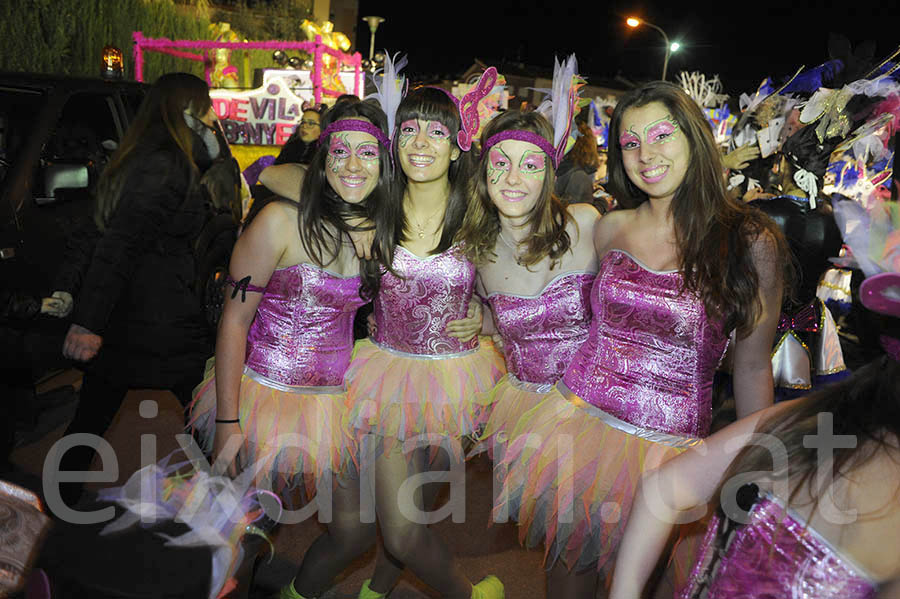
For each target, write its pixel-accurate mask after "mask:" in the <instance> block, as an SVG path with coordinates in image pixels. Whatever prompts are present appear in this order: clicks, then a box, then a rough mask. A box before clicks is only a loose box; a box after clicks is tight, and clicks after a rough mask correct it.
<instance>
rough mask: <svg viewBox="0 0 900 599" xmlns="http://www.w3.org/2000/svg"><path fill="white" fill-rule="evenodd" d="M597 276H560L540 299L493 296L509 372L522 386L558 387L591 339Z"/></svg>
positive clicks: (543, 292) (537, 297)
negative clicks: (578, 353) (592, 297)
mask: <svg viewBox="0 0 900 599" xmlns="http://www.w3.org/2000/svg"><path fill="white" fill-rule="evenodd" d="M595 277H596V275H595V274H593V273H585V272H570V273H565V274H561V275H559V276H558V277H556V278H555V279H553V280H552V281H550V283H549V284H547V286H546V287H544V289H543V291H541V292H540V293H539V294H538V295H532V296H527V295H513V294H508V293H499V292H497V293H492V294H490V296H488V298H487V301H488V303H489V304H490V306H491V311H493V313H494V321H495V322H496V324H497V330H498V331H499V333H500V336H501V337H502V338H503V352H504V354H506V367H507V369H508V370H509V372H510V373H512V374H514V375H515V376H516V377H517V378H518V379H519V380H522V381H525V382H529V383H543V384H547V383H551V384H552V383H555V382H556V381H558V380H559V378H560V377H561V376H562V375H563V373H564V372H565V371H566V367H567V366H568V365H569V362H571V361H572V356H574V355H575V352H576V351H577V350H578V348H579V347H581V344H582V343H584V341H585V339H587V336H588V329H589V328H590V325H591V285H592V284H593V282H594V278H595Z"/></svg>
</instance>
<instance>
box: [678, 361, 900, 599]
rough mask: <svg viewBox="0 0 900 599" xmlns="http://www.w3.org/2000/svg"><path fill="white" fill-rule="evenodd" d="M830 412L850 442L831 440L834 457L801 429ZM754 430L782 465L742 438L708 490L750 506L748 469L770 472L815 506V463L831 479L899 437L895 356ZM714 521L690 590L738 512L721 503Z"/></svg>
mask: <svg viewBox="0 0 900 599" xmlns="http://www.w3.org/2000/svg"><path fill="white" fill-rule="evenodd" d="M827 413H830V414H832V416H833V418H832V424H833V429H832V431H831V434H832V435H851V436H853V438H855V439H856V445H855V447H846V446H841V447H835V448H833V449H832V450H831V451H832V459H831V461H830V462H828V463H826V464H821V463H820V454H819V452H818V448H817V447H816V446H815V444H813V445H807V444H805V442H804V440H805V438H806V437H807V436H809V435H813V436H816V435H818V434H819V415H820V414H827ZM757 432H758V433H761V434H768V435H772V436H773V437H774V438H775V439H777V440H778V441H779V442H780V443H781V444H782V445H783V447H784V449H785V450H786V455H787V461H786V463H785V464H783V465H778V464H774V463H773V458H772V455H773V454H772V452H771V450H770V448H769V447H768V446H765V445H748V446H747V447H746V448H744V449H743V450H742V451H741V452H740V453H739V454H738V455H737V457H736V458H735V459H734V461H733V462H732V464H731V466H730V467H729V469H728V472H727V473H726V474H725V476H724V477H723V478H722V484H721V485H720V486H719V489H718V490H717V492H716V494H715V495H714V496H713V497H714V498H721V497H726V496H730V497H735V495H736V497H735V499H736V501H735V503H736V505H737V507H738V509H739V510H740V511H746V510H748V509H749V508H750V507H752V503H753V501H755V499H756V497H755V492H756V490H757V489H756V488H755V487H754V485H753V484H745V483H750V482H751V481H750V479H749V478H748V473H754V474H758V473H760V472H766V473H771V475H772V476H774V477H775V478H776V479H779V480H782V481H787V480H788V477H790V484H791V485H792V486H793V490H792V491H791V495H790V497H789V498H785V499H786V500H787V501H788V503H789V504H791V505H796V501H795V498H796V496H797V494H798V493H799V492H801V491H804V490H805V491H808V492H809V495H810V497H811V498H812V501H813V508H814V509H815V508H816V507H817V506H818V503H819V501H820V500H821V498H822V493H826V492H827V490H826V489H819V488H817V485H816V476H817V473H818V472H819V468H829V469H830V470H831V475H832V478H831V480H838V479H839V478H840V477H842V476H847V475H848V474H849V471H850V470H851V469H852V468H856V467H859V466H861V465H863V464H865V462H866V461H868V460H870V459H872V458H873V457H874V456H875V455H876V454H877V452H878V451H879V450H881V449H886V450H888V451H890V452H892V453H894V455H897V448H896V445H895V444H896V443H897V439H900V363H898V362H897V361H896V360H894V359H892V358H890V357H889V356H886V355H882V356H880V357H879V358H876V359H875V360H873V361H871V362H869V363H868V364H866V365H865V366H862V367H861V368H859V369H857V370H856V371H855V372H854V373H853V375H851V376H850V377H849V378H847V379H844V380H843V381H840V382H837V383H834V384H832V385H829V386H827V387H825V388H823V389H821V390H819V391H816V392H813V393H811V394H810V395H807V396H806V397H804V398H802V399H798V400H796V401H795V402H794V404H793V405H792V406H790V407H789V408H786V410H785V411H783V412H779V413H778V414H777V418H776V417H770V418H768V419H767V420H764V421H762V422H761V423H760V424H759V425H757ZM718 515H719V526H718V528H717V530H716V537H715V543H714V544H713V548H712V549H713V552H714V553H713V554H712V556H711V558H712V559H711V560H710V561H709V562H708V563H707V564H706V565H705V566H704V569H705V574H704V575H701V576H700V577H699V578H698V584H696V585H695V586H694V587H693V588H692V589H691V595H690V596H691V597H700V596H701V595H702V593H703V591H704V589H705V588H706V585H707V584H708V583H709V581H710V578H709V573H711V572H714V570H715V567H716V565H717V562H718V561H719V560H720V559H721V557H722V555H723V554H724V552H725V549H726V547H727V544H728V539H729V538H730V536H731V534H732V532H733V531H734V530H735V529H736V527H737V526H739V523H738V520H739V516H741V514H740V513H734V514H732V513H729V510H728V509H725V508H724V506H723V505H722V504H720V506H719V508H718Z"/></svg>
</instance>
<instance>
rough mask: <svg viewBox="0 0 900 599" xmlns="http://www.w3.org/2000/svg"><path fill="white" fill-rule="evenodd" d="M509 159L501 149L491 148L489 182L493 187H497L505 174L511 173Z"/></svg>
mask: <svg viewBox="0 0 900 599" xmlns="http://www.w3.org/2000/svg"><path fill="white" fill-rule="evenodd" d="M509 168H510V166H509V157H508V156H507V155H506V154H504V153H503V150H501V149H500V148H496V147H495V148H491V150H490V153H489V154H488V169H487V176H488V180H489V181H490V182H491V184H492V185H496V184H497V182H498V181H499V180H500V177H502V176H503V173H506V172H509Z"/></svg>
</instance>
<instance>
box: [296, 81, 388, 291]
mask: <svg viewBox="0 0 900 599" xmlns="http://www.w3.org/2000/svg"><path fill="white" fill-rule="evenodd" d="M347 118H362V119H366V120H368V121H369V122H371V123H372V124H373V125H375V126H376V127H378V128H379V129H381V130H382V131H384V132H385V133H387V119H386V118H385V116H384V112H383V111H382V110H381V108H379V107H378V105H377V104H375V103H372V102H363V101H361V100H359V99H357V98H355V97H354V98H346V99H342V100H341V101H339V102H337V103H336V104H335V105H334V107H333V108H331V110H329V111H328V113H327V114H326V115H325V118H324V119H323V120H322V130H323V131H324V130H325V128H326V127H328V125H330V124H331V123H333V122H335V121H339V120H341V119H347ZM328 141H329V140H328V138H326V139H324V140H322V143H321V144H319V147H318V148H316V151H315V153H314V154H313V157H312V161H311V162H310V165H309V169H308V170H307V172H306V177H304V179H303V185H302V187H301V188H300V205H299V206H298V215H297V223H298V227H299V229H300V243H301V244H302V245H303V249H304V250H305V251H306V253H307V255H309V257H310V258H311V259H312V260H313V261H314V262H315V263H316V264H318V265H319V266H323V267H324V266H327V265H328V264H329V263H331V262H332V261H333V260H334V259H335V258H336V257H337V256H338V254H339V252H340V250H341V244H342V243H343V239H344V234H345V233H348V232H349V231H351V230H354V229H353V228H352V227H351V226H350V225H348V224H347V223H346V222H345V219H347V218H349V217H354V216H357V217H364V218H367V219H369V220H370V221H371V222H372V223H374V226H375V243H374V245H373V248H372V251H373V258H374V259H373V260H363V261H362V265H361V268H360V274H361V275H362V280H363V285H362V288H361V289H360V296H362V297H363V298H365V299H371V298H372V297H374V295H375V293H377V291H378V286H379V279H380V273H381V267H382V266H384V267H385V268H389V267H390V264H391V262H390V256H391V241H390V237H389V236H388V235H389V234H390V232H391V231H392V230H393V228H392V227H391V226H390V224H388V223H387V221H386V218H388V217H389V215H388V214H386V213H385V211H384V210H383V209H382V207H383V206H384V205H385V204H387V198H388V196H389V193H390V188H391V175H390V172H391V166H390V164H391V157H390V153H389V152H388V151H387V150H386V149H385V148H384V147H382V145H381V144H378V158H379V160H380V164H379V173H378V183H377V185H376V186H375V189H374V190H372V193H371V194H370V195H369V197H367V198H366V200H365V201H364V202H362V203H361V204H350V203H347V202H345V201H344V200H343V199H342V198H341V197H340V196H339V195H338V194H337V192H335V191H334V190H333V189H332V188H331V185H329V184H328V180H327V178H326V177H325V159H326V157H327V155H328Z"/></svg>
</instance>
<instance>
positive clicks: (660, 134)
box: [644, 115, 679, 144]
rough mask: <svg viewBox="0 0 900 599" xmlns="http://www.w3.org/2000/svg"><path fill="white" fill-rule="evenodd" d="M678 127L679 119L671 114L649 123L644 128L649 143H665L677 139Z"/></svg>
mask: <svg viewBox="0 0 900 599" xmlns="http://www.w3.org/2000/svg"><path fill="white" fill-rule="evenodd" d="M678 129H679V127H678V121H676V120H675V119H673V118H672V117H671V116H670V115H666V116H665V117H663V118H661V119H660V120H658V121H654V122H652V123H650V124H649V125H647V128H646V129H644V136H645V138H646V139H647V143H650V144H664V143H668V142H670V141H672V140H673V139H675V136H676V134H677V133H678Z"/></svg>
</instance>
